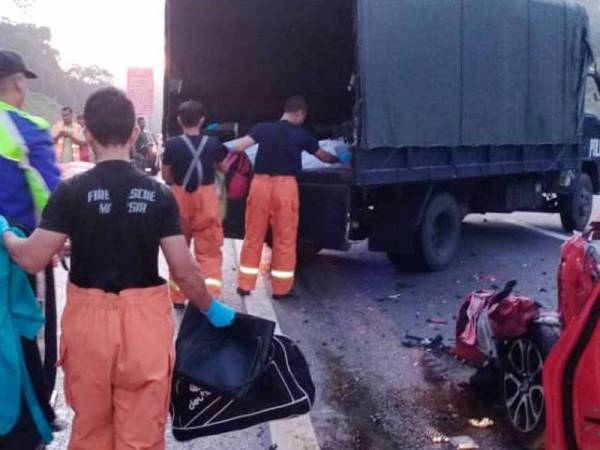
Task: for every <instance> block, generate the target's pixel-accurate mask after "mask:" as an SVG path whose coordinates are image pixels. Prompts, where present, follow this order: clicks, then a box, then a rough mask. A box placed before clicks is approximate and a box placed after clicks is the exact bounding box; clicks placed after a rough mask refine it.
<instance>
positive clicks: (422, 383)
mask: <svg viewBox="0 0 600 450" xmlns="http://www.w3.org/2000/svg"><path fill="white" fill-rule="evenodd" d="M526 227H529V228H526ZM538 230H542V231H549V232H550V233H554V234H556V235H557V236H556V237H550V236H548V235H545V234H541V233H540V232H538ZM561 236H566V235H565V234H564V233H563V231H562V229H561V227H560V220H559V218H558V216H557V215H549V214H529V213H527V214H525V213H519V214H511V215H496V214H492V215H487V216H475V215H474V216H470V217H468V218H467V220H466V221H465V224H464V227H463V242H462V246H461V249H460V252H459V254H458V257H457V258H456V260H455V262H454V264H453V265H452V267H451V268H450V269H449V270H446V271H444V272H439V273H414V272H413V273H411V272H407V271H402V270H399V269H397V268H396V267H394V266H393V265H392V264H390V263H389V262H388V260H387V258H386V257H385V256H384V255H382V254H376V253H369V252H368V251H367V249H366V246H365V245H364V244H358V245H356V246H354V247H353V248H352V250H351V251H349V252H347V253H338V252H323V254H320V255H319V256H317V257H315V258H314V259H312V260H310V261H308V262H304V263H303V264H302V266H301V268H300V271H299V279H298V282H297V291H298V293H299V298H297V299H295V300H293V301H286V302H278V303H276V305H275V310H276V312H277V316H278V317H279V320H280V323H281V324H282V328H283V329H284V330H285V331H286V332H287V333H288V334H289V335H290V336H292V337H293V338H294V339H296V340H297V341H298V342H299V345H300V347H301V348H302V349H303V350H304V352H305V353H306V354H307V356H308V357H309V359H310V361H311V363H312V370H313V374H314V377H315V379H316V380H317V382H318V401H317V404H316V407H315V409H314V411H313V413H312V415H311V417H312V420H313V424H314V427H315V429H316V433H317V436H318V439H319V443H320V445H321V448H322V449H327V450H337V449H357V450H366V449H373V450H387V449H390V450H391V449H417V448H419V449H429V448H431V449H440V448H449V447H444V446H442V445H440V444H432V442H431V440H430V439H429V438H428V437H427V436H426V434H425V432H426V430H427V429H428V428H429V427H432V428H434V429H435V430H437V431H439V432H441V433H444V434H447V435H450V436H455V435H461V434H466V435H470V436H471V437H472V438H473V439H474V440H475V441H476V442H478V443H479V445H480V447H481V448H482V449H518V448H519V446H518V444H517V443H516V442H515V440H514V439H513V438H512V437H511V433H510V431H509V429H508V428H507V426H506V423H505V419H504V415H503V410H502V406H501V404H500V402H499V399H498V398H496V397H495V394H496V392H495V391H494V389H493V386H492V387H491V390H486V391H485V392H481V391H480V390H478V389H475V388H473V387H470V386H469V384H468V380H469V377H470V376H471V375H473V373H474V370H473V369H472V368H470V367H468V366H466V365H464V364H462V363H461V362H459V361H457V360H456V359H454V358H453V357H451V356H449V355H448V354H447V353H445V352H431V351H427V350H424V349H421V348H406V347H404V346H403V345H402V341H403V340H404V339H405V337H406V335H413V336H418V337H423V338H430V339H433V338H435V337H436V336H438V335H441V336H442V337H443V342H444V344H445V345H452V344H453V342H454V340H453V339H454V335H455V330H454V326H455V318H456V313H457V311H458V308H459V305H460V303H461V301H462V299H463V298H464V296H465V295H466V294H468V293H469V292H471V291H474V290H477V289H483V288H497V287H498V286H503V285H504V283H506V282H507V281H509V280H517V281H518V283H519V284H518V291H519V292H520V293H523V294H525V295H528V296H531V297H533V298H534V299H535V300H537V301H539V302H540V303H542V304H543V305H545V306H546V307H548V308H555V307H556V295H557V291H556V269H557V264H558V261H559V252H560V246H561V244H562V242H561V240H559V239H558V237H561ZM431 322H434V323H431ZM482 417H491V418H492V419H493V420H494V421H495V425H494V426H493V427H492V428H489V429H485V430H480V429H475V428H472V427H471V426H470V425H469V424H468V419H470V418H482Z"/></svg>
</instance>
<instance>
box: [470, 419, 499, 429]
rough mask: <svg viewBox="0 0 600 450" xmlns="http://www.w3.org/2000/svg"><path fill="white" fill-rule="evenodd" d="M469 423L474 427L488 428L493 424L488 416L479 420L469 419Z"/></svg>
mask: <svg viewBox="0 0 600 450" xmlns="http://www.w3.org/2000/svg"><path fill="white" fill-rule="evenodd" d="M469 424H471V426H473V427H475V428H490V427H493V426H494V421H493V420H492V419H490V418H489V417H484V418H483V419H481V420H478V419H469Z"/></svg>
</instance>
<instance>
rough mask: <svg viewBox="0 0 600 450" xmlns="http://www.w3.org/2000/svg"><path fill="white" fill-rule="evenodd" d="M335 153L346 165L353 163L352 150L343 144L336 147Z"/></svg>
mask: <svg viewBox="0 0 600 450" xmlns="http://www.w3.org/2000/svg"><path fill="white" fill-rule="evenodd" d="M335 153H336V156H337V157H338V159H339V160H340V162H341V163H343V164H346V165H348V164H350V163H352V152H351V151H350V150H348V148H346V147H343V146H339V147H336V148H335Z"/></svg>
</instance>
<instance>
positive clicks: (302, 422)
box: [231, 240, 321, 450]
mask: <svg viewBox="0 0 600 450" xmlns="http://www.w3.org/2000/svg"><path fill="white" fill-rule="evenodd" d="M231 243H232V247H233V251H234V253H235V256H236V266H237V267H238V269H239V266H240V252H241V249H242V246H241V241H234V240H231ZM243 305H244V308H245V309H246V312H247V313H248V314H251V315H253V316H259V317H263V318H265V319H268V320H272V321H273V322H275V323H276V324H277V326H276V329H275V332H276V333H277V334H283V333H282V331H281V327H280V326H279V322H278V320H277V315H276V314H275V310H274V309H273V304H272V303H271V300H270V297H269V294H268V292H267V289H266V286H265V284H264V280H263V277H262V275H259V277H258V283H257V284H256V289H255V290H254V292H253V293H252V295H251V296H249V297H246V298H244V301H243ZM269 429H270V431H271V441H272V443H273V444H277V450H320V448H321V447H320V446H319V441H318V440H317V436H316V434H315V429H314V427H313V424H312V421H311V419H310V416H309V415H308V414H307V415H304V416H300V417H296V418H294V419H287V420H279V421H276V422H269Z"/></svg>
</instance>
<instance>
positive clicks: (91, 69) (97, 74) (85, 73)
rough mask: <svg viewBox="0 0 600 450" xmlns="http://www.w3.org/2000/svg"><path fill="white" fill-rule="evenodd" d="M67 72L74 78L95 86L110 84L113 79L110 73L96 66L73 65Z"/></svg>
mask: <svg viewBox="0 0 600 450" xmlns="http://www.w3.org/2000/svg"><path fill="white" fill-rule="evenodd" d="M68 74H69V76H71V77H72V78H75V79H76V80H79V81H83V82H84V83H86V84H90V85H96V86H107V85H111V84H112V83H113V81H114V77H113V75H112V73H110V72H109V71H108V70H106V69H102V68H101V67H98V66H73V67H71V68H70V69H69V72H68Z"/></svg>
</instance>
